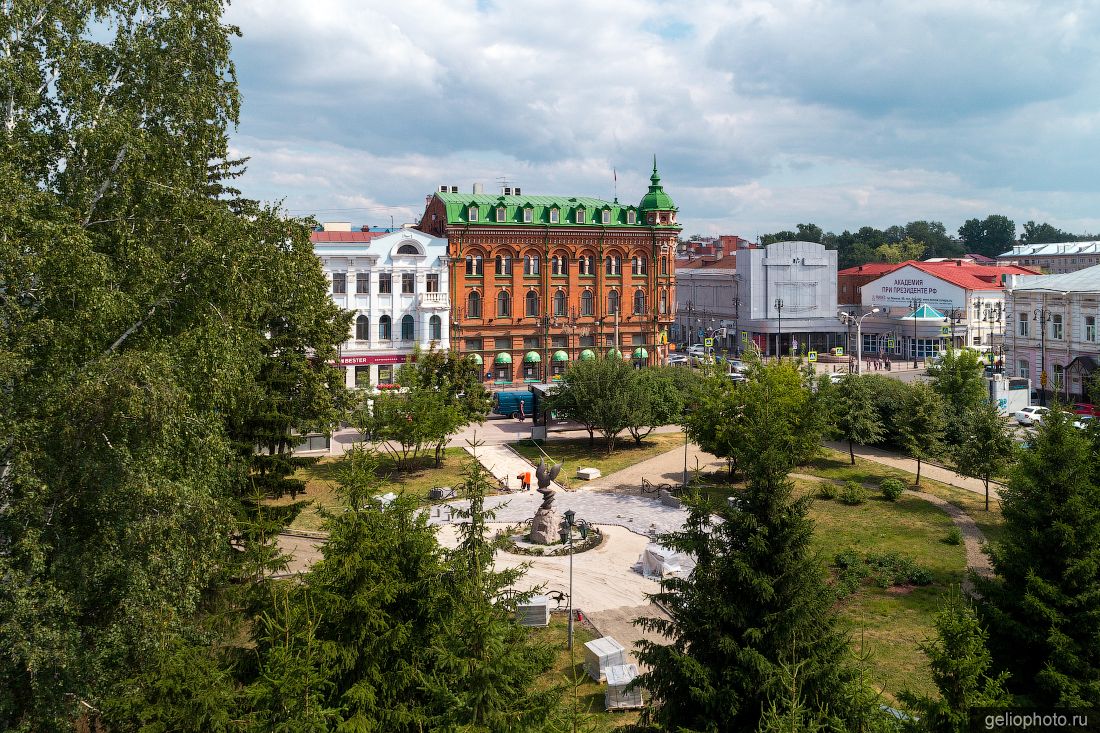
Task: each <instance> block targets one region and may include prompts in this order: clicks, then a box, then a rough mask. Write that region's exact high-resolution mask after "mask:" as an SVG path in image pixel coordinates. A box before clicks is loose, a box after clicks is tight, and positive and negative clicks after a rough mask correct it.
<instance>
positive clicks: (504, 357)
mask: <svg viewBox="0 0 1100 733" xmlns="http://www.w3.org/2000/svg"><path fill="white" fill-rule="evenodd" d="M493 361H495V362H496V363H497V364H511V363H512V355H511V354H509V353H507V352H504V351H502V352H500V353H499V354H497V358H496V359H494V360H493Z"/></svg>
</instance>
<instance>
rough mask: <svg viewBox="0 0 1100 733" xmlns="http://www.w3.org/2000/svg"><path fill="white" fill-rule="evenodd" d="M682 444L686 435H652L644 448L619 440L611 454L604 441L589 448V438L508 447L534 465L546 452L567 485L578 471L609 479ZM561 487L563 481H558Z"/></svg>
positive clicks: (545, 441)
mask: <svg viewBox="0 0 1100 733" xmlns="http://www.w3.org/2000/svg"><path fill="white" fill-rule="evenodd" d="M683 444H684V434H683V433H650V435H649V437H647V438H646V439H645V440H643V441H642V444H641V445H636V444H635V443H634V439H633V438H631V437H630V436H626V437H625V438H622V437H620V438H619V440H618V441H616V443H615V450H614V452H612V453H608V452H607V447H606V444H605V443H604V441H603V440H602V439H601V438H596V442H595V445H591V446H590V445H589V444H588V438H567V439H562V440H553V439H551V440H531V439H529V438H528V439H525V440H521V441H518V442H516V443H510V444H509V445H510V446H511V447H512V448H513V449H514V450H515V451H516V452H517V453H519V454H520V455H521V456H523V457H524V458H526V459H527V460H528V461H531V462H532V463H535V464H537V463H538V461H539V458H542V454H543V451H545V453H546V455H548V456H550V459H551V460H553V461H560V462H561V464H562V470H561V474H560V476H559V479H561V478H565V479H566V481H568V480H569V478H570V477H572V476H573V475H575V474H576V472H577V469H578V468H597V469H599V471H600V473H601V474H603V475H604V476H607V475H610V474H612V473H615V472H616V471H621V470H622V469H624V468H628V467H630V466H633V465H634V464H636V463H641V462H642V461H644V460H646V459H648V458H653V457H654V456H659V455H661V454H662V453H667V452H668V451H670V450H672V449H673V448H675V447H677V446H683ZM540 449H541V450H540ZM558 483H562V481H560V480H559V481H558Z"/></svg>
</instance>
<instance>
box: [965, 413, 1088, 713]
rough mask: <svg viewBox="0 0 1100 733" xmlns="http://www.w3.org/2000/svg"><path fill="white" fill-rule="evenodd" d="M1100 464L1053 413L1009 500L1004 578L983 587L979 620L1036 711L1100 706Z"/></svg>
mask: <svg viewBox="0 0 1100 733" xmlns="http://www.w3.org/2000/svg"><path fill="white" fill-rule="evenodd" d="M1097 460H1098V459H1097V455H1096V452H1095V450H1094V444H1093V443H1092V441H1091V440H1090V439H1089V437H1088V436H1085V435H1082V433H1081V431H1079V430H1077V429H1075V428H1074V427H1073V426H1072V422H1071V417H1070V415H1069V413H1065V412H1063V411H1061V410H1052V411H1051V412H1050V413H1048V414H1047V415H1045V416H1044V418H1043V422H1042V424H1041V426H1040V427H1039V430H1038V432H1037V433H1036V435H1035V438H1034V440H1033V441H1032V442H1031V445H1030V447H1028V448H1027V449H1025V450H1023V451H1022V452H1021V454H1020V457H1019V461H1018V464H1017V467H1016V470H1015V471H1014V472H1013V474H1012V477H1011V479H1010V481H1009V485H1008V487H1007V488H1006V489H1005V490H1004V491H1003V492H1002V494H1001V509H1002V512H1003V514H1004V520H1005V528H1004V533H1003V536H1002V539H1001V540H1000V541H999V542H995V543H994V544H993V546H992V548H991V551H990V560H991V561H992V563H993V569H994V570H995V571H996V576H995V577H994V578H992V579H987V580H982V579H979V581H978V590H979V592H980V593H981V594H982V596H983V598H984V600H983V601H982V602H981V605H980V606H979V610H980V612H981V614H982V617H983V620H984V621H985V623H986V626H987V628H988V629H989V632H990V648H991V651H992V652H993V657H994V659H995V661H996V663H997V665H998V667H999V668H1001V669H1005V670H1008V671H1009V672H1010V673H1011V674H1012V679H1011V681H1010V683H1009V689H1010V690H1011V691H1012V692H1014V693H1016V694H1018V695H1022V696H1023V697H1024V698H1025V699H1026V700H1028V701H1029V702H1031V703H1032V704H1036V705H1048V706H1096V705H1098V704H1100V638H1098V637H1097V634H1096V630H1097V628H1100V627H1098V625H1097V619H1098V618H1100V572H1098V568H1100V486H1098V485H1097V483H1096V480H1095V477H1096V475H1097V473H1096V468H1095V464H1096V462H1097Z"/></svg>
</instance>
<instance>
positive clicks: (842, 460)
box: [794, 448, 1004, 542]
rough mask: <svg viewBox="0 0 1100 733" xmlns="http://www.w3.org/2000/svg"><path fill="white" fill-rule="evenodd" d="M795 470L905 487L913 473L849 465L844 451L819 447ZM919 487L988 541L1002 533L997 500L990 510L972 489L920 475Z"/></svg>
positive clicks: (863, 462)
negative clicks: (960, 514)
mask: <svg viewBox="0 0 1100 733" xmlns="http://www.w3.org/2000/svg"><path fill="white" fill-rule="evenodd" d="M794 472H795V473H805V474H809V475H812V476H821V477H822V478H831V479H836V480H838V481H856V482H858V483H862V484H868V485H869V486H876V487H877V486H878V485H879V483H880V482H881V481H882V479H884V478H896V479H900V480H901V481H902V482H903V483H904V484H905V485H906V486H912V484H913V479H914V475H913V474H912V473H909V472H908V471H902V470H900V469H897V468H892V467H890V466H884V465H882V464H881V463H875V462H874V461H869V460H867V459H865V458H860V457H858V456H857V457H856V465H854V466H853V465H851V460H850V458H849V457H848V454H847V453H843V452H841V451H836V450H832V449H831V448H822V450H821V453H820V454H818V456H817V457H816V458H814V459H813V460H812V461H810V462H809V463H807V464H806V465H805V466H799V467H797V468H796V469H795V470H794ZM920 490H921V491H924V492H926V493H929V494H932V495H933V496H938V497H940V498H941V499H944V500H946V501H948V502H950V503H951V504H954V505H955V506H957V507H959V508H960V509H962V510H963V511H964V512H966V513H967V514H968V515H970V518H971V519H973V520H974V523H975V524H977V525H978V529H980V530H981V531H982V534H984V535H985V537H986V539H987V540H988V541H990V542H997V541H998V540H1000V539H1001V537H1002V536H1003V532H1004V517H1003V516H1002V515H1001V507H1000V504H999V502H998V501H997V500H996V499H991V500H990V502H989V511H988V512H987V511H986V510H985V496H983V495H982V494H976V493H974V492H973V491H967V490H966V489H960V488H958V487H956V486H949V485H948V484H944V483H940V482H939V481H934V480H932V479H929V478H925V477H923V476H922V477H921V485H920Z"/></svg>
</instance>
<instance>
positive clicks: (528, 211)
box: [523, 206, 535, 224]
mask: <svg viewBox="0 0 1100 733" xmlns="http://www.w3.org/2000/svg"><path fill="white" fill-rule="evenodd" d="M534 219H535V211H534V209H532V208H531V207H530V206H525V207H524V209H523V223H524V224H530V223H531V222H532V221H534Z"/></svg>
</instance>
